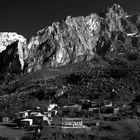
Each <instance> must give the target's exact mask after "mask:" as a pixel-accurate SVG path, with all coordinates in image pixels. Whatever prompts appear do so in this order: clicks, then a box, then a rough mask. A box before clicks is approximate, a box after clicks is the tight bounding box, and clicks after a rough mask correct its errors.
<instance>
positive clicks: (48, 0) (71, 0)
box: [0, 0, 140, 38]
mask: <svg viewBox="0 0 140 140" xmlns="http://www.w3.org/2000/svg"><path fill="white" fill-rule="evenodd" d="M114 3H117V4H119V5H121V6H122V7H123V9H124V11H126V12H128V13H129V14H133V13H136V12H139V13H140V0H2V1H1V3H0V32H17V33H18V34H21V35H23V36H24V37H25V38H30V37H31V36H33V35H34V34H35V33H36V32H37V31H38V30H40V29H42V28H44V27H46V26H49V25H51V23H53V22H55V21H59V20H61V19H62V18H64V17H66V16H69V15H71V16H86V15H89V14H91V13H99V12H101V11H102V10H103V9H104V8H106V7H111V6H112V5H113V4H114Z"/></svg>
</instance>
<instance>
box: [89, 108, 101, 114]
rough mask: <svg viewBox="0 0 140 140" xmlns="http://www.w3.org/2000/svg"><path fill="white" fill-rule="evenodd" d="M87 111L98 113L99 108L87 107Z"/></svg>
mask: <svg viewBox="0 0 140 140" xmlns="http://www.w3.org/2000/svg"><path fill="white" fill-rule="evenodd" d="M89 112H92V113H93V114H100V108H92V107H90V108H89Z"/></svg>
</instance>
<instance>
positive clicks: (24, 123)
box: [0, 99, 140, 140]
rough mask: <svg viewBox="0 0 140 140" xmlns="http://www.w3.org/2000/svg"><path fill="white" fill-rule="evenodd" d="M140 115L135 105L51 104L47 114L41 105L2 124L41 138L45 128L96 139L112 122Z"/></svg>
mask: <svg viewBox="0 0 140 140" xmlns="http://www.w3.org/2000/svg"><path fill="white" fill-rule="evenodd" d="M139 115H140V106H139V105H138V104H136V105H135V107H134V106H133V105H132V104H130V105H125V104H124V105H122V106H118V105H115V104H114V103H113V102H111V101H109V100H104V101H103V102H96V101H91V100H89V99H80V100H79V102H78V103H77V104H70V105H65V106H59V105H58V104H56V103H50V104H49V105H48V106H47V108H46V111H44V112H43V111H42V109H41V107H39V106H37V107H35V108H33V109H31V110H22V111H20V112H17V113H16V114H15V117H14V118H12V119H10V118H8V117H6V116H1V117H0V122H1V123H0V124H1V126H6V127H10V128H12V129H16V130H18V129H19V130H25V131H26V132H27V133H28V134H32V135H33V136H34V137H35V138H38V139H40V138H41V137H42V136H43V135H42V131H43V128H44V127H47V129H48V128H49V129H50V130H51V131H54V132H56V131H58V130H59V131H61V133H69V132H73V131H74V132H76V131H80V133H81V132H83V133H87V134H88V135H89V136H90V137H91V138H93V137H97V135H99V134H98V131H99V130H101V129H106V128H107V127H109V126H110V124H111V123H112V122H116V121H120V120H123V119H128V118H130V119H139ZM1 132H2V129H1ZM43 133H44V132H43ZM0 135H1V133H0ZM44 140H45V138H44Z"/></svg>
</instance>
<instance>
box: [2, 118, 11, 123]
mask: <svg viewBox="0 0 140 140" xmlns="http://www.w3.org/2000/svg"><path fill="white" fill-rule="evenodd" d="M9 120H10V118H9V117H2V122H4V123H6V122H9Z"/></svg>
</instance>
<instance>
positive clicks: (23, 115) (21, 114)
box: [16, 111, 29, 118]
mask: <svg viewBox="0 0 140 140" xmlns="http://www.w3.org/2000/svg"><path fill="white" fill-rule="evenodd" d="M28 115H29V114H28V112H27V111H21V112H18V113H17V114H16V116H17V118H26V117H28Z"/></svg>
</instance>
